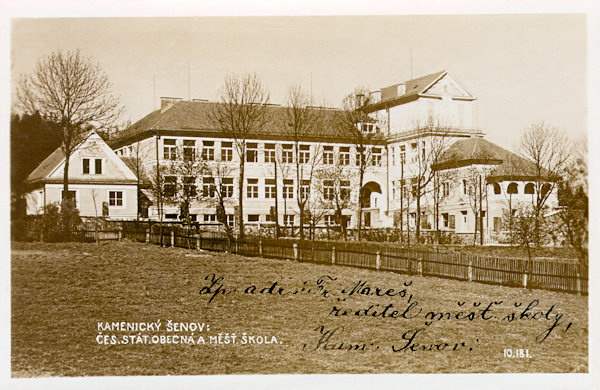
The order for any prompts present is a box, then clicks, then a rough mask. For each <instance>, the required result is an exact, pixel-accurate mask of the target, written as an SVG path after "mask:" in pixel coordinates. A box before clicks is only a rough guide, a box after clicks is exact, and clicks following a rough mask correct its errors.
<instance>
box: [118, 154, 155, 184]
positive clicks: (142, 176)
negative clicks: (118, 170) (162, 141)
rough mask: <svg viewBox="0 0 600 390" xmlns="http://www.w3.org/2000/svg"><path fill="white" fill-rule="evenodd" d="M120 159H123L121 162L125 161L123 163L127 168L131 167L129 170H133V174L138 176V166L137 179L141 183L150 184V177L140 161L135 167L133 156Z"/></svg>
mask: <svg viewBox="0 0 600 390" xmlns="http://www.w3.org/2000/svg"><path fill="white" fill-rule="evenodd" d="M121 160H123V162H124V163H125V165H127V168H129V169H131V172H133V174H134V175H136V176H138V172H137V171H138V168H139V177H138V179H139V180H140V184H142V185H150V184H152V182H151V180H150V178H149V177H148V172H146V170H145V169H144V167H143V166H142V164H141V163H140V164H139V165H138V166H137V167H136V165H137V164H136V161H135V160H136V159H135V157H121Z"/></svg>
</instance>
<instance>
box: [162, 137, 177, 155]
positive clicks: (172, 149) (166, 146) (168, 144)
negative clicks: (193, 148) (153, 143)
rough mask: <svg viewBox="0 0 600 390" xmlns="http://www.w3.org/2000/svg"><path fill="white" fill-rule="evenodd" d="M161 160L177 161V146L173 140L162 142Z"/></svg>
mask: <svg viewBox="0 0 600 390" xmlns="http://www.w3.org/2000/svg"><path fill="white" fill-rule="evenodd" d="M163 158H164V159H165V160H177V145H176V142H175V140H174V139H165V140H163Z"/></svg>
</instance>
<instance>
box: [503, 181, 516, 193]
mask: <svg viewBox="0 0 600 390" xmlns="http://www.w3.org/2000/svg"><path fill="white" fill-rule="evenodd" d="M506 192H507V193H509V194H518V193H519V186H518V185H517V183H510V184H509V185H508V188H507V189H506Z"/></svg>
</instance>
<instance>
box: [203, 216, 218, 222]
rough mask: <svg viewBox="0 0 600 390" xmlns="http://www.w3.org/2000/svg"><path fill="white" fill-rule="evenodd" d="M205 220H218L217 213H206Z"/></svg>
mask: <svg viewBox="0 0 600 390" xmlns="http://www.w3.org/2000/svg"><path fill="white" fill-rule="evenodd" d="M204 222H217V215H216V214H204Z"/></svg>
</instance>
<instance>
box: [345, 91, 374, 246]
mask: <svg viewBox="0 0 600 390" xmlns="http://www.w3.org/2000/svg"><path fill="white" fill-rule="evenodd" d="M371 103H372V98H371V95H370V94H369V91H368V89H367V88H364V87H358V88H356V89H355V90H354V92H352V93H351V94H349V95H347V96H346V97H345V98H344V100H343V101H342V110H341V111H339V113H338V115H337V120H336V123H335V127H336V129H337V132H338V135H339V136H340V137H342V138H343V139H346V140H348V143H350V144H352V145H353V146H354V149H355V152H356V169H357V170H358V186H359V200H358V223H357V228H358V239H359V240H360V239H361V233H362V209H363V204H364V201H365V199H364V194H363V184H364V183H363V181H364V177H365V173H366V171H367V170H368V169H369V167H370V166H371V157H372V153H373V147H374V146H379V145H384V136H383V134H382V132H381V129H382V128H383V127H385V126H384V125H383V124H382V121H383V119H380V118H377V117H375V116H373V115H369V114H367V113H366V111H365V107H367V106H368V105H369V104H371Z"/></svg>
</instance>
